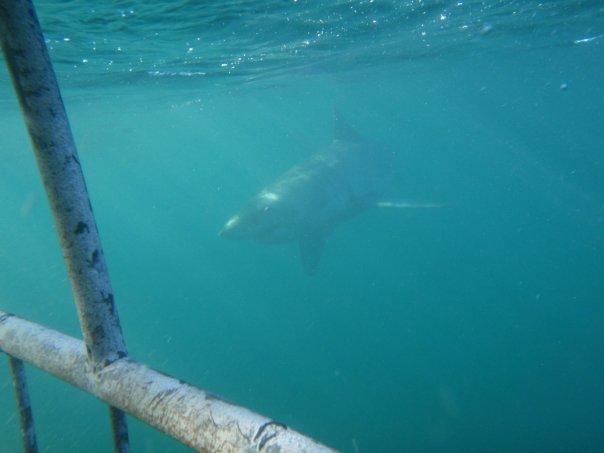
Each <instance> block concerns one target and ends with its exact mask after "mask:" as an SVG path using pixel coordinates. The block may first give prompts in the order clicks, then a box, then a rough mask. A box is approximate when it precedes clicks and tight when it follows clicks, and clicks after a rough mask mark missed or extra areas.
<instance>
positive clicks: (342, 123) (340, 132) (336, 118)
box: [333, 108, 361, 142]
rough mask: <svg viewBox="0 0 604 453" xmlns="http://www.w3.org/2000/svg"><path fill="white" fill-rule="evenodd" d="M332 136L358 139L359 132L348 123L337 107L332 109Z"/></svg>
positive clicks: (343, 139)
mask: <svg viewBox="0 0 604 453" xmlns="http://www.w3.org/2000/svg"><path fill="white" fill-rule="evenodd" d="M333 125H334V137H335V139H336V140H342V141H347V142H351V141H360V139H361V136H360V135H359V133H358V132H357V131H356V130H355V129H354V128H353V127H352V126H351V125H350V123H348V122H347V121H346V120H345V119H344V117H343V116H342V113H340V111H339V110H338V109H335V108H334V109H333Z"/></svg>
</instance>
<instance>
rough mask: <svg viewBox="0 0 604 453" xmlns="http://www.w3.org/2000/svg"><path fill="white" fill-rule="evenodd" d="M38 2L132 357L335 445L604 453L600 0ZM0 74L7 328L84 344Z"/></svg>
mask: <svg viewBox="0 0 604 453" xmlns="http://www.w3.org/2000/svg"><path fill="white" fill-rule="evenodd" d="M34 3H35V6H36V8H37V13H38V17H39V20H40V23H41V26H42V29H43V32H44V37H45V41H46V45H47V47H48V50H49V53H50V57H51V59H52V62H53V64H54V68H55V71H56V74H57V78H58V82H59V85H60V87H61V90H62V96H63V100H64V103H65V107H66V110H67V114H68V117H69V120H70V123H71V128H72V131H73V134H74V138H75V142H76V145H77V148H78V152H79V158H80V161H81V165H82V169H83V172H84V175H85V177H86V183H87V186H88V190H89V193H90V198H91V201H92V206H93V209H94V213H95V216H96V221H97V225H98V229H99V233H100V236H101V240H102V243H103V247H104V252H105V258H106V260H107V264H108V267H109V273H110V276H111V282H112V285H113V289H114V292H115V303H116V307H117V309H118V312H119V317H120V321H121V325H122V329H123V331H124V337H125V340H126V343H127V346H128V351H129V354H130V355H131V357H132V358H133V359H135V360H137V361H140V362H142V363H145V364H147V365H148V366H150V367H152V368H154V369H157V370H160V371H162V372H165V373H167V374H169V375H171V376H176V377H178V378H181V379H183V380H184V381H186V382H190V383H191V384H193V385H195V386H198V387H200V388H202V389H206V390H208V391H210V392H212V393H215V394H217V395H220V396H221V397H223V398H224V399H226V400H227V401H231V402H234V403H236V404H238V405H241V406H244V407H247V408H249V409H251V410H253V411H255V412H258V413H260V414H263V415H266V416H268V417H271V418H273V419H275V420H278V421H279V422H282V423H284V424H286V425H287V426H291V427H292V428H294V429H296V430H298V431H300V432H302V433H304V434H306V435H308V436H310V437H312V438H314V439H316V440H318V441H320V442H321V443H323V444H325V445H328V446H330V447H332V448H334V449H337V450H339V451H343V452H351V453H358V452H399V451H400V452H403V451H411V452H431V451H512V450H515V451H527V452H529V451H530V452H534V451H544V452H550V451H562V452H575V451H583V452H586V451H602V450H604V429H602V427H603V426H604V411H603V410H602V408H603V407H604V2H602V1H598V0H574V1H569V0H551V1H532V0H523V1H520V0H484V1H478V0H458V1H445V0H403V1H393V0H333V1H324V0H323V1H322V0H318V1H310V0H287V1H285V0H267V1H259V0H240V1H234V0H226V1H218V0H211V1H205V2H195V1H190V0H178V1H166V0H162V1H156V2H142V1H140V0H136V1H135V0H131V1H126V0H119V1H113V2H93V1H90V0H85V1H76V0H70V1H56V0H53V1H51V0H39V1H35V2H34ZM0 59H1V60H2V61H1V62H0V63H1V64H0V310H3V311H7V312H11V313H14V314H16V315H18V316H20V317H23V318H25V319H28V320H31V321H34V322H36V323H40V324H43V325H46V326H49V327H51V328H53V329H56V330H59V331H61V332H63V333H66V334H68V335H71V336H75V337H77V338H81V332H80V327H79V323H78V317H77V313H76V309H75V306H74V303H73V296H72V293H71V287H70V283H69V280H68V277H67V273H66V269H65V264H64V261H63V258H62V252H61V249H60V246H59V241H58V238H57V234H56V229H55V226H54V221H53V218H52V214H51V211H50V208H49V205H48V202H47V198H46V195H45V192H44V187H43V185H42V181H41V179H40V174H39V171H38V169H37V167H36V161H35V158H34V154H33V152H32V149H31V144H30V141H29V137H28V135H27V130H26V127H25V123H24V121H23V117H22V115H21V111H20V108H19V104H18V102H17V99H16V97H15V94H14V91H13V87H12V84H11V79H10V77H9V74H8V71H7V68H6V65H5V62H4V58H0ZM2 355H3V354H2ZM3 356H4V355H3ZM26 371H27V376H28V384H29V388H30V396H31V402H32V408H33V416H34V420H35V423H36V434H37V438H38V445H39V449H40V451H41V452H64V451H75V452H78V451H82V452H84V451H85V452H106V451H111V450H112V448H113V447H112V439H111V429H110V424H109V418H108V411H107V406H106V404H104V403H103V402H101V401H99V400H98V399H96V398H95V397H93V396H91V395H89V394H87V393H85V392H83V391H80V390H78V389H76V388H74V387H72V386H70V385H69V384H66V383H64V382H62V381H60V380H58V379H56V378H55V377H52V376H50V375H48V374H46V373H44V372H42V371H40V370H37V369H36V368H35V367H33V366H31V365H26ZM128 423H129V430H130V441H131V448H132V451H135V452H187V451H191V450H190V449H189V448H188V447H186V446H184V445H182V444H180V443H179V442H177V441H176V440H173V439H171V438H169V437H168V436H166V435H164V434H162V433H160V432H159V431H156V430H155V429H153V428H151V427H149V426H147V425H146V424H144V423H142V422H140V421H138V420H136V419H135V418H132V417H129V418H128ZM18 451H22V445H21V438H20V433H19V416H18V412H17V410H16V406H15V400H14V394H13V389H12V382H11V379H10V374H9V368H8V362H7V361H6V360H5V357H2V361H1V362H0V453H3V452H18Z"/></svg>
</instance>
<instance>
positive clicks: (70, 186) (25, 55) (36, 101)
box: [0, 0, 129, 452]
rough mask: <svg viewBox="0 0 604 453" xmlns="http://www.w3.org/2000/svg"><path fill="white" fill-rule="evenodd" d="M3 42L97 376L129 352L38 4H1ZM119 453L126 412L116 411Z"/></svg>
mask: <svg viewBox="0 0 604 453" xmlns="http://www.w3.org/2000/svg"><path fill="white" fill-rule="evenodd" d="M0 42H1V45H2V50H3V52H4V57H5V59H6V63H7V66H8V69H9V72H10V74H11V78H12V81H13V86H14V89H15V92H16V93H17V97H18V99H19V103H20V105H21V110H22V112H23V116H24V117H25V122H26V125H27V129H28V131H29V136H30V138H31V141H32V144H33V148H34V152H35V155H36V160H37V162H38V167H39V169H40V173H41V175H42V180H43V182H44V187H45V189H46V194H47V196H48V199H49V202H50V206H51V209H52V212H53V215H54V219H55V225H56V228H57V232H58V234H59V238H60V242H61V247H62V249H63V255H64V258H65V261H66V264H67V270H68V274H69V279H70V281H71V286H72V291H73V294H74V298H75V303H76V307H77V310H78V315H79V319H80V327H81V329H82V334H83V337H84V342H85V344H86V352H87V356H88V359H89V365H90V366H91V367H92V369H93V370H94V371H96V372H99V371H101V370H102V368H103V367H105V366H107V365H109V364H110V363H112V362H113V361H115V360H117V359H119V358H121V357H125V356H126V355H127V351H126V345H125V343H124V339H123V337H122V330H121V327H120V322H119V318H118V314H117V310H116V307H115V302H114V298H113V290H112V288H111V283H110V281H109V274H108V272H107V265H106V264H105V258H104V254H103V249H102V247H101V242H100V239H99V235H98V231H97V227H96V222H95V219H94V216H93V213H92V206H91V204H90V200H89V198H88V191H87V189H86V183H85V181H84V175H83V173H82V169H81V167H80V160H79V158H78V153H77V151H76V147H75V143H74V141H73V137H72V133H71V129H70V127H69V122H68V119H67V114H66V112H65V107H64V106H63V101H62V99H61V94H60V91H59V86H58V84H57V80H56V77H55V73H54V70H53V68H52V64H51V62H50V57H49V56H48V51H47V49H46V44H45V42H44V37H43V35H42V30H41V28H40V24H39V22H38V18H37V15H36V12H35V9H34V6H33V4H32V2H31V0H0ZM112 426H113V427H114V428H115V429H117V431H116V433H115V435H114V438H115V439H116V440H118V441H120V442H122V443H121V444H116V445H115V449H116V451H118V452H127V451H128V450H129V449H128V444H127V441H128V436H127V435H124V434H125V433H127V427H126V418H125V415H124V414H120V413H119V412H115V411H112Z"/></svg>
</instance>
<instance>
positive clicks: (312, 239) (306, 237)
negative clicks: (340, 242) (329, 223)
mask: <svg viewBox="0 0 604 453" xmlns="http://www.w3.org/2000/svg"><path fill="white" fill-rule="evenodd" d="M325 240H326V236H325V234H323V232H320V231H313V232H307V233H304V234H302V236H300V259H301V260H302V268H303V269H304V272H306V274H307V275H313V274H314V273H315V271H316V270H317V266H318V265H319V260H320V259H321V256H322V255H323V249H324V248H325Z"/></svg>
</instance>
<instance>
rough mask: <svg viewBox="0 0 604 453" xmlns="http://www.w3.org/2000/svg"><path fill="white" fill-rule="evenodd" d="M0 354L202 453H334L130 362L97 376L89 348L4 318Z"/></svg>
mask: <svg viewBox="0 0 604 453" xmlns="http://www.w3.org/2000/svg"><path fill="white" fill-rule="evenodd" d="M0 349H2V350H4V351H5V352H6V353H7V354H9V355H12V356H14V357H18V358H19V359H21V360H23V361H26V362H29V363H31V364H33V365H35V366H36V367H38V368H40V369H42V370H44V371H47V372H48V373H50V374H52V375H54V376H56V377H58V378H60V379H63V380H64V381H67V382H69V383H71V384H73V385H75V386H76V387H79V388H80V389H82V390H84V391H86V392H88V393H91V394H93V395H95V396H97V397H98V398H100V399H101V400H103V401H105V402H107V403H109V404H110V405H112V406H115V407H117V408H119V409H122V410H123V411H125V412H127V413H129V414H131V415H133V416H135V417H137V418H139V419H141V420H143V421H144V422H146V423H148V424H149V425H151V426H154V427H155V428H157V429H159V430H161V431H163V432H165V433H166V434H168V435H170V436H172V437H174V438H175V439H178V440H180V441H181V442H183V443H184V444H186V445H188V446H190V447H192V448H194V449H197V450H199V451H208V452H235V451H248V452H249V451H281V452H329V451H333V450H331V449H329V448H328V447H325V446H323V445H321V444H319V443H317V442H315V441H314V440H312V439H310V438H308V437H306V436H304V435H302V434H300V433H298V432H296V431H294V430H292V429H290V428H288V427H286V426H285V425H284V424H282V423H279V422H276V421H273V420H270V419H268V418H266V417H263V416H261V415H258V414H256V413H254V412H251V411H250V410H248V409H245V408H243V407H239V406H236V405H234V404H231V403H228V402H226V401H224V400H222V399H220V398H218V397H216V396H214V395H212V394H210V393H208V392H206V391H203V390H201V389H198V388H196V387H193V386H191V385H189V384H187V383H185V382H183V381H181V380H178V379H175V378H172V377H170V376H166V375H165V374H162V373H159V372H157V371H154V370H152V369H150V368H148V367H147V366H145V365H143V364H141V363H138V362H135V361H133V360H131V359H128V358H122V359H119V360H116V361H114V362H113V363H111V364H110V365H108V366H106V367H105V368H103V369H102V370H101V371H100V372H97V373H93V372H92V371H91V370H90V367H89V366H88V365H87V361H86V352H85V346H84V343H83V342H82V341H80V340H77V339H75V338H73V337H69V336H67V335H64V334H62V333H60V332H57V331H55V330H51V329H49V328H46V327H44V326H41V325H39V324H35V323H32V322H30V321H26V320H24V319H21V318H18V317H16V316H13V315H10V314H8V313H5V312H2V311H0Z"/></svg>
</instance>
